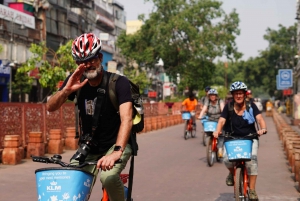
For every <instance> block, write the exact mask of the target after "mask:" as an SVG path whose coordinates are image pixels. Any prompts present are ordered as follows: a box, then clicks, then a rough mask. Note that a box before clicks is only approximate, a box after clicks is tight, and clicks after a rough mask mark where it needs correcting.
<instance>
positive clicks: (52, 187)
mask: <svg viewBox="0 0 300 201" xmlns="http://www.w3.org/2000/svg"><path fill="white" fill-rule="evenodd" d="M47 191H61V186H47Z"/></svg>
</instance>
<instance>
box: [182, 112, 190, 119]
mask: <svg viewBox="0 0 300 201" xmlns="http://www.w3.org/2000/svg"><path fill="white" fill-rule="evenodd" d="M181 117H182V119H183V120H189V119H190V118H191V113H189V112H184V113H182V114H181Z"/></svg>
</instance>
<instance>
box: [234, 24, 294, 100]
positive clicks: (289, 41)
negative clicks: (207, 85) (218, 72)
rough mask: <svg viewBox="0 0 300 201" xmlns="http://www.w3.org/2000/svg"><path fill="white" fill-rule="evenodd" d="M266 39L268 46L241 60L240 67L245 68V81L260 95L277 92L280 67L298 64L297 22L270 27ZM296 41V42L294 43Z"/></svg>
mask: <svg viewBox="0 0 300 201" xmlns="http://www.w3.org/2000/svg"><path fill="white" fill-rule="evenodd" d="M266 32H267V33H266V34H265V35H264V39H265V40H267V41H268V43H269V45H268V47H267V48H266V49H265V50H263V51H261V52H260V54H259V56H258V57H255V58H250V59H248V60H247V61H242V62H239V63H238V64H237V65H238V66H239V69H243V74H244V81H245V82H246V83H247V85H248V86H250V88H252V89H253V91H254V92H255V93H256V94H257V95H258V94H259V93H263V92H264V93H265V96H274V95H279V96H280V94H278V93H277V94H276V91H277V90H276V75H277V74H278V70H279V69H293V67H295V66H296V64H297V60H296V59H295V55H296V54H297V48H296V42H295V41H296V35H297V26H296V24H295V25H293V26H290V27H284V26H282V25H279V27H278V30H273V29H270V28H268V29H267V30H266ZM293 43H294V44H293Z"/></svg>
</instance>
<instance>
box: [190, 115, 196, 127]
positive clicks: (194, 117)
mask: <svg viewBox="0 0 300 201" xmlns="http://www.w3.org/2000/svg"><path fill="white" fill-rule="evenodd" d="M191 118H192V120H193V126H195V127H196V115H194V116H192V117H191Z"/></svg>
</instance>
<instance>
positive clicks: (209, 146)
mask: <svg viewBox="0 0 300 201" xmlns="http://www.w3.org/2000/svg"><path fill="white" fill-rule="evenodd" d="M206 158H207V163H208V165H209V167H211V166H213V165H214V158H215V152H214V151H213V150H212V139H211V138H209V139H208V141H207V145H206Z"/></svg>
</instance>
